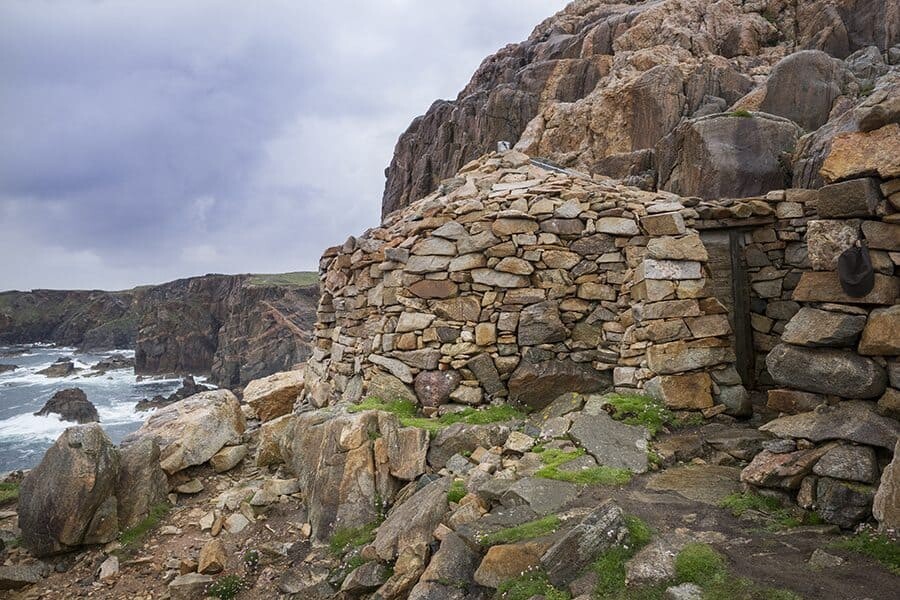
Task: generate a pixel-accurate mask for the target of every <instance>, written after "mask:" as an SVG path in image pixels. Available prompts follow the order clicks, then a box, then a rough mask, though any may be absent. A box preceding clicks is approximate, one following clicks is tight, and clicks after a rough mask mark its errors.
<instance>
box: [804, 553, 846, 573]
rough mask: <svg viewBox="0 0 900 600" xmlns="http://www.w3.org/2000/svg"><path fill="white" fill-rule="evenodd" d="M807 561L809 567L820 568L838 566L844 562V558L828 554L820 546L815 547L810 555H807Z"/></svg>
mask: <svg viewBox="0 0 900 600" xmlns="http://www.w3.org/2000/svg"><path fill="white" fill-rule="evenodd" d="M807 562H808V563H809V566H810V568H811V569H815V570H820V569H831V568H834V567H839V566H841V565H842V564H844V559H843V558H841V557H840V556H835V555H834V554H829V553H828V552H825V551H824V550H822V549H821V548H817V549H816V550H814V551H813V553H812V556H810V557H809V560H808V561H807Z"/></svg>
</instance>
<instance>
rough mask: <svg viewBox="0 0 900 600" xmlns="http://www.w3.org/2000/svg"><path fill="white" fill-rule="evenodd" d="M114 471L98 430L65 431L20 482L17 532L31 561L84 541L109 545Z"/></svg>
mask: <svg viewBox="0 0 900 600" xmlns="http://www.w3.org/2000/svg"><path fill="white" fill-rule="evenodd" d="M118 471H119V451H118V450H117V449H116V447H115V446H114V445H113V443H112V442H111V441H110V440H109V438H108V437H107V436H106V433H104V431H103V429H102V428H101V427H100V425H97V424H94V423H92V424H87V425H78V426H75V427H69V428H68V429H66V430H65V431H64V432H63V433H62V435H61V436H59V438H58V439H57V440H56V442H55V443H54V444H53V445H52V446H50V448H49V449H48V450H47V453H46V454H44V458H43V459H42V460H41V463H40V464H39V465H38V466H37V467H35V468H34V469H33V470H32V471H30V472H29V473H28V475H26V476H25V479H24V480H23V481H22V486H21V489H20V492H19V527H20V528H21V530H22V543H23V544H24V546H25V547H26V548H27V549H28V550H29V551H31V553H32V554H34V555H35V556H47V555H51V554H56V553H60V552H66V551H68V550H71V549H72V548H75V547H77V546H79V545H81V544H83V543H85V542H86V540H93V541H94V542H95V543H102V542H109V541H111V540H112V539H114V537H115V534H116V532H117V530H118V528H117V526H116V525H117V524H116V523H115V521H116V520H117V519H116V517H115V514H109V513H110V511H113V513H114V510H115V492H116V482H117V478H118ZM110 500H111V501H112V506H111V507H110V506H109V502H110ZM98 514H99V516H100V517H101V518H98ZM107 517H111V518H107ZM110 522H112V525H113V526H112V527H109V524H110ZM97 530H102V531H103V532H104V535H97ZM110 530H111V532H112V535H108V534H109V532H110Z"/></svg>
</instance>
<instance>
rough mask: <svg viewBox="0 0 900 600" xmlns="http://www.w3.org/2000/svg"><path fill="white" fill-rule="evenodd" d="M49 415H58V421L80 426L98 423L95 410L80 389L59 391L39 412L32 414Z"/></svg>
mask: <svg viewBox="0 0 900 600" xmlns="http://www.w3.org/2000/svg"><path fill="white" fill-rule="evenodd" d="M51 414H57V415H59V419H60V421H72V422H73V423H80V424H84V423H99V422H100V415H99V414H98V413H97V408H96V407H95V406H94V405H93V404H92V403H91V401H90V400H88V398H87V394H85V393H84V390H82V389H81V388H67V389H64V390H59V391H58V392H56V393H55V394H53V396H52V397H51V398H50V399H49V400H47V403H46V404H44V407H43V408H42V409H41V410H39V411H37V412H36V413H34V415H35V416H36V417H46V416H48V415H51Z"/></svg>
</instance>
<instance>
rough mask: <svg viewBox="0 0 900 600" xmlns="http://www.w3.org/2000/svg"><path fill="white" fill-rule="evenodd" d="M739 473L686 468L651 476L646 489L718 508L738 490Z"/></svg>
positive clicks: (717, 468) (730, 469)
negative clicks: (669, 493)
mask: <svg viewBox="0 0 900 600" xmlns="http://www.w3.org/2000/svg"><path fill="white" fill-rule="evenodd" d="M740 478H741V470H740V469H739V468H737V467H723V466H720V465H686V466H683V467H673V468H671V469H666V470H665V471H660V472H659V473H657V474H656V475H653V476H652V477H651V478H650V480H649V481H648V482H647V489H648V490H653V491H657V492H676V493H678V494H680V495H681V496H684V497H685V498H687V499H688V500H693V501H694V502H701V503H703V504H710V505H712V506H719V504H720V503H721V502H722V499H723V498H725V497H726V496H728V495H730V494H734V493H737V492H740V491H741V481H740Z"/></svg>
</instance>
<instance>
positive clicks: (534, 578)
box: [494, 571, 572, 600]
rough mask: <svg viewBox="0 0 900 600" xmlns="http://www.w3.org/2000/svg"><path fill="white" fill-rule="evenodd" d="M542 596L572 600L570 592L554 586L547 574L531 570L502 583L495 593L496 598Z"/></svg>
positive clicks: (522, 599)
mask: <svg viewBox="0 0 900 600" xmlns="http://www.w3.org/2000/svg"><path fill="white" fill-rule="evenodd" d="M533 596H541V597H543V598H544V599H545V600H570V598H571V597H572V596H571V595H570V594H569V592H566V591H563V590H560V589H557V588H555V587H553V584H551V583H550V581H549V580H548V579H547V574H546V573H543V572H541V571H530V572H527V573H524V574H523V575H520V576H519V577H516V578H515V579H510V580H509V581H506V582H503V583H501V584H500V587H498V588H497V592H496V593H495V594H494V599H495V600H529V598H531V597H533Z"/></svg>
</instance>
